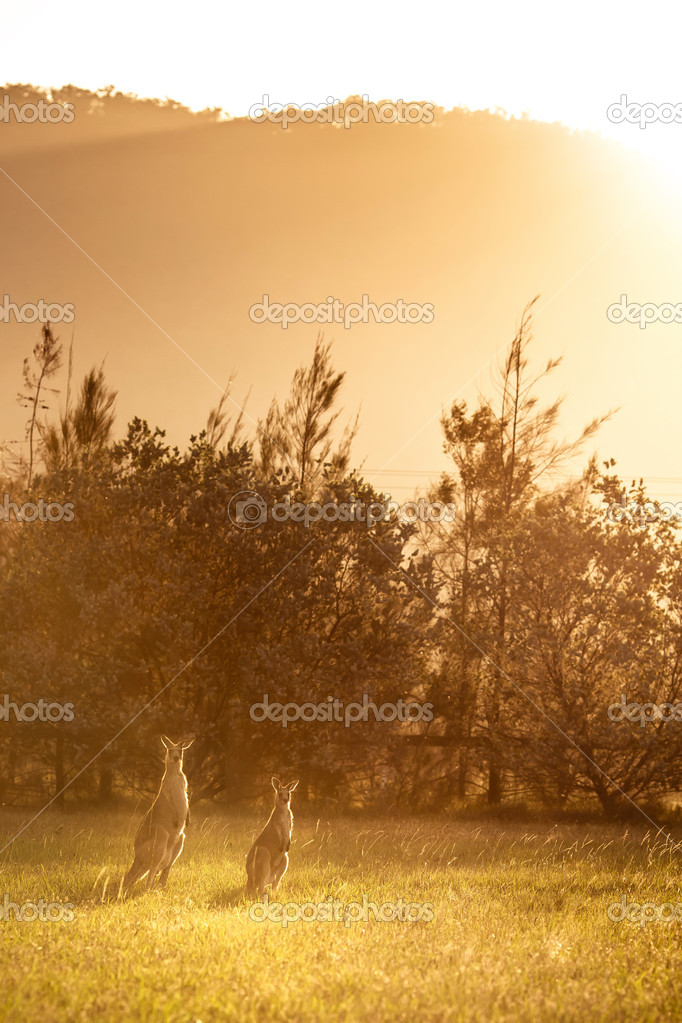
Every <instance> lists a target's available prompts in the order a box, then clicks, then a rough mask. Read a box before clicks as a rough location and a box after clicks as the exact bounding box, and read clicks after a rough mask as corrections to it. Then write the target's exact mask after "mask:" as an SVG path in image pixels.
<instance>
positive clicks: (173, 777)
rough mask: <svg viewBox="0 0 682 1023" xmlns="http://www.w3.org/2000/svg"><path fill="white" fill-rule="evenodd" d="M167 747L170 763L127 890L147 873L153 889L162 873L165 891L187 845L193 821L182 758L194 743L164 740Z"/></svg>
mask: <svg viewBox="0 0 682 1023" xmlns="http://www.w3.org/2000/svg"><path fill="white" fill-rule="evenodd" d="M161 742H162V743H163V744H164V746H165V747H166V763H165V771H164V774H163V778H162V779H161V787H160V789H159V791H158V793H157V795H156V798H155V800H154V802H153V803H152V805H151V807H150V808H149V810H148V811H147V813H146V814H145V816H144V818H143V820H142V823H141V824H140V827H139V829H138V832H137V835H136V836H135V859H134V861H133V865H132V867H131V868H130V870H129V871H128V873H127V874H126V876H125V877H124V879H123V887H124V888H131V887H132V886H133V885H134V884H135V882H136V881H139V880H140V878H141V877H143V876H144V875H145V874H146V873H147V871H149V876H148V877H147V888H151V887H152V886H153V884H154V882H155V881H156V875H157V874H158V873H159V872H160V873H161V877H160V879H159V884H160V885H161V887H165V884H166V881H167V880H168V874H169V871H170V868H171V867H172V866H173V864H174V863H175V861H176V860H177V858H178V856H179V855H180V853H181V852H182V847H183V845H184V844H185V825H186V824H187V822H188V821H189V802H188V799H187V778H186V777H185V775H184V773H183V770H182V755H183V753H184V751H185V750H186V749H189V747H190V746H191V745H192V743H193V742H194V739H190V740H189V741H188V742H187V741H182V740H181V741H180V742H171V740H170V739H169V738H168V737H167V736H165V735H162V736H161Z"/></svg>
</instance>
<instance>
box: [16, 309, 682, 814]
mask: <svg viewBox="0 0 682 1023" xmlns="http://www.w3.org/2000/svg"><path fill="white" fill-rule="evenodd" d="M530 340H531V309H530V308H528V309H527V310H526V311H525V313H524V316H523V318H522V322H521V325H520V327H519V330H518V332H517V335H516V337H515V339H514V341H513V343H512V345H511V346H510V348H509V351H508V352H507V355H506V357H505V360H504V361H503V363H502V365H501V366H500V369H499V372H498V374H497V376H496V377H495V379H494V380H493V382H492V383H493V386H492V388H491V390H492V393H493V394H494V398H493V399H491V400H490V401H487V400H485V399H481V401H480V403H479V406H478V407H477V408H476V409H475V410H474V411H473V412H471V413H469V412H468V411H467V408H466V406H465V405H464V403H462V402H456V403H455V404H453V406H452V408H451V409H450V410H449V411H448V412H447V413H446V414H445V415H444V416H443V418H442V429H443V438H444V445H445V450H446V452H447V453H448V455H449V456H450V458H451V461H452V471H451V473H449V474H445V475H444V476H443V477H442V478H441V479H440V480H439V481H434V484H433V487H432V488H431V492H430V493H429V494H428V495H427V497H428V499H429V500H430V501H432V502H436V501H438V502H441V503H454V505H455V506H456V509H457V514H456V516H455V518H454V520H452V521H448V520H447V519H446V520H441V521H431V522H424V521H408V520H406V519H405V518H404V517H403V516H401V515H400V514H396V513H395V512H392V513H391V514H390V515H386V516H385V517H384V518H383V519H380V520H378V521H376V522H375V523H374V524H373V525H372V526H371V528H368V526H367V524H366V522H363V521H358V520H355V521H354V520H352V519H351V520H346V521H341V520H340V517H339V518H338V519H336V520H334V521H323V520H321V521H316V522H308V523H306V522H305V521H296V520H295V519H294V518H292V517H284V518H281V517H280V520H279V521H276V520H275V519H274V518H273V517H272V516H271V515H269V514H266V515H264V517H263V518H262V519H261V518H260V513H259V512H258V508H261V507H265V508H266V509H271V508H273V507H274V506H276V505H277V506H279V507H286V506H287V502H291V503H295V502H301V503H304V504H305V503H306V502H308V503H309V502H313V501H314V502H317V504H319V505H320V506H324V505H328V506H339V505H343V506H349V505H352V504H353V502H356V503H357V502H363V503H364V504H365V505H367V504H369V503H371V502H375V503H376V504H377V506H378V505H380V504H381V503H382V502H383V501H384V495H383V494H380V493H378V492H377V491H376V490H375V489H373V488H372V487H371V486H370V485H369V484H368V483H367V482H366V481H365V480H363V479H362V477H361V476H360V475H359V474H358V473H357V472H355V471H354V470H353V468H352V464H353V463H352V457H353V456H352V443H353V440H354V437H355V433H356V430H357V420H355V421H351V422H350V423H349V424H348V425H347V426H346V427H345V429H342V428H341V420H340V405H339V401H340V395H341V391H342V386H343V379H344V374H343V373H339V372H337V371H336V370H335V369H334V368H333V365H332V355H331V349H330V346H329V345H328V344H326V343H325V342H324V340H323V339H322V338H318V341H317V343H316V347H315V352H314V356H313V359H312V362H311V364H310V365H309V366H307V367H302V368H301V369H300V370H298V371H297V373H296V375H295V377H294V379H293V381H292V384H291V389H290V392H289V395H288V396H287V398H286V399H285V400H284V401H283V402H282V403H279V402H278V401H273V404H272V406H271V408H270V411H269V413H268V415H267V416H266V417H265V419H264V420H263V421H262V422H261V423H259V424H258V427H257V428H255V427H254V428H251V429H249V428H248V420H247V419H246V418H245V417H244V416H243V415H242V414H241V413H239V414H235V415H231V414H230V411H229V409H230V408H231V407H232V404H231V401H230V399H229V398H228V397H227V396H225V397H224V398H223V399H222V401H221V402H220V404H219V405H218V407H217V408H216V409H214V410H213V411H212V412H211V414H210V416H209V418H208V422H207V424H206V426H205V427H204V428H203V429H202V430H201V431H200V432H198V433H197V434H196V435H195V436H192V437H191V438H190V440H189V444H188V446H187V448H186V450H184V451H180V450H178V448H176V447H171V446H170V445H169V444H168V443H167V442H166V439H165V434H164V432H163V431H162V430H159V429H152V428H150V427H149V425H148V424H147V423H146V422H145V421H143V420H141V419H135V420H134V421H133V422H132V423H130V424H129V426H128V428H127V433H126V435H125V436H124V438H123V439H120V440H114V439H113V437H112V431H113V425H114V403H115V397H116V396H115V395H114V394H113V393H112V392H111V391H110V390H109V389H108V387H107V383H106V380H105V377H104V374H103V372H102V370H101V369H97V368H95V369H93V370H92V371H91V372H90V373H89V374H88V375H87V376H86V378H85V380H84V381H83V383H82V386H81V388H80V390H79V392H78V394H77V395H75V397H73V398H71V397H70V398H69V399H68V401H67V405H66V408H65V409H63V410H62V411H61V413H60V414H59V415H57V416H55V415H54V412H53V411H51V410H47V411H45V410H43V412H42V413H41V406H42V405H45V404H50V402H49V400H48V401H46V400H45V395H46V393H47V390H46V388H47V382H48V381H49V380H50V379H51V378H53V377H54V376H55V374H56V373H57V372H58V371H59V370H60V368H61V362H62V358H61V357H62V352H61V346H60V344H59V341H58V339H57V338H55V337H54V335H53V334H52V331H51V329H50V327H49V326H47V327H45V328H44V329H43V332H42V336H41V340H40V342H39V344H37V345H36V348H35V349H34V352H33V355H32V357H31V359H29V360H27V363H26V366H25V371H24V388H23V391H22V400H23V402H24V404H25V405H27V407H28V409H29V415H30V418H29V423H28V430H27V432H28V434H29V435H30V437H31V440H30V443H29V456H28V458H27V459H26V462H25V463H22V464H15V465H14V466H8V470H7V471H8V478H7V481H6V485H5V488H4V490H5V492H6V493H7V494H9V496H10V497H11V499H12V501H14V502H15V504H19V505H21V504H26V503H32V504H37V503H38V502H39V501H40V500H43V501H44V502H47V501H49V502H52V503H53V504H56V505H66V504H70V505H71V506H72V507H73V514H72V515H71V516H70V517H69V516H64V518H63V519H62V520H58V519H57V520H56V521H41V520H40V519H38V520H36V521H33V522H29V521H23V522H22V521H15V520H14V517H13V516H11V515H10V520H9V521H5V522H3V523H1V524H0V542H1V552H2V578H1V579H0V631H1V634H2V640H3V641H2V646H1V648H0V700H1V699H2V698H3V697H4V698H5V704H4V705H0V716H2V718H3V720H1V721H0V793H1V795H0V799H1V800H2V801H3V802H5V803H11V804H21V803H27V802H33V801H39V800H43V801H44V800H45V799H46V798H50V797H51V796H55V797H56V799H57V800H58V801H59V802H61V803H62V804H63V803H64V801H65V800H67V801H76V800H83V799H95V798H96V799H101V800H109V799H112V798H115V797H117V796H123V795H129V794H131V793H135V792H148V791H150V790H151V789H152V788H153V787H154V786H155V785H156V784H157V782H158V757H159V753H160V747H159V746H158V735H159V733H160V732H165V733H167V734H169V735H170V736H171V738H174V739H176V738H179V737H181V736H188V735H194V736H196V741H195V743H194V745H193V746H192V748H191V750H190V751H188V756H187V772H188V775H189V777H190V779H191V785H192V790H193V798H194V799H195V800H196V799H197V798H202V797H203V798H207V799H216V800H222V801H230V802H231V801H235V800H239V799H247V798H250V797H252V796H253V795H256V794H259V793H260V792H261V791H262V790H263V787H264V786H263V783H264V779H266V778H269V776H270V774H273V773H274V774H285V775H289V774H291V776H292V777H294V776H296V777H300V778H301V786H300V790H301V795H302V797H303V799H307V800H308V801H311V802H320V801H324V800H329V799H332V800H335V801H336V805H338V806H342V807H349V806H372V807H375V808H379V809H381V808H388V807H389V806H393V805H398V806H404V807H411V808H418V809H434V808H448V807H452V806H455V805H459V804H461V803H464V802H466V801H471V800H482V801H487V802H489V803H491V804H498V803H500V802H503V801H515V800H519V799H526V800H531V801H533V802H535V803H541V804H543V805H544V806H547V807H565V806H567V805H573V804H575V803H577V802H581V801H585V800H591V801H592V802H596V801H598V802H599V804H601V806H602V807H603V808H604V809H605V810H606V811H607V812H609V813H622V812H624V811H625V810H626V809H627V807H628V806H629V805H631V804H629V802H628V801H629V800H634V801H636V802H641V801H642V800H646V801H649V800H651V799H654V798H655V797H657V796H660V795H661V794H663V793H665V792H669V791H671V790H675V789H677V788H678V787H680V779H679V768H678V766H677V765H678V763H679V761H680V753H681V752H682V749H681V747H682V731H681V725H680V723H679V722H677V721H675V720H662V719H656V718H654V720H651V721H650V722H649V723H647V724H646V726H645V727H641V726H640V724H639V722H638V721H635V722H628V721H627V720H626V721H622V722H619V721H616V720H612V719H611V717H610V716H609V714H608V709H609V707H610V706H611V705H612V704H613V703H614V702H617V701H619V700H620V698H621V694H623V693H625V694H626V695H627V700H628V701H636V702H639V703H642V704H645V703H653V704H661V703H665V702H668V703H671V704H675V703H676V702H677V701H678V700H679V699H680V698H682V694H680V674H681V668H680V665H681V658H680V655H681V653H682V637H681V634H680V593H681V592H682V588H681V587H680V581H681V580H680V571H681V570H680V563H681V562H680V551H681V548H680V541H679V537H678V533H677V531H676V529H675V527H674V525H673V524H672V523H669V522H666V521H664V520H663V518H660V519H657V520H656V521H654V522H648V523H647V522H642V521H641V520H638V519H637V518H629V519H628V518H626V519H625V520H624V521H622V522H613V521H610V520H609V519H608V518H607V517H606V515H605V507H606V505H608V504H610V503H612V502H616V501H619V500H621V494H622V490H623V487H622V484H621V482H620V480H619V479H618V478H617V476H616V475H615V474H614V472H613V463H612V462H610V463H605V464H604V466H603V469H602V470H601V471H600V470H598V468H597V466H596V464H595V462H594V460H591V461H588V463H587V467H586V469H585V472H584V474H583V476H582V477H581V478H580V479H575V480H573V481H572V482H570V483H567V484H564V485H561V486H557V485H556V483H555V482H553V481H555V480H556V473H557V470H558V469H559V468H560V467H561V466H562V465H563V464H565V463H566V462H567V460H568V459H569V458H572V457H573V456H575V454H576V452H577V451H578V450H579V449H580V447H581V446H582V445H584V444H585V443H586V442H588V441H589V440H591V439H592V438H593V437H594V436H595V434H596V432H597V430H598V428H599V425H600V423H601V422H602V421H603V419H602V420H595V421H593V422H592V423H590V424H589V425H588V426H587V427H586V429H585V430H584V432H583V434H582V435H581V436H580V437H579V438H578V439H577V441H576V442H574V443H570V444H560V443H558V442H557V441H556V440H555V439H554V437H555V434H556V429H557V422H558V416H559V409H560V403H559V402H556V403H554V404H552V405H550V406H549V407H545V408H543V407H541V406H540V405H539V403H538V400H537V397H536V391H537V385H538V384H539V383H540V380H541V379H542V378H543V377H544V376H545V375H547V374H551V373H552V372H553V371H554V370H555V369H556V368H557V366H558V362H550V363H549V364H548V365H547V367H546V368H545V370H544V372H543V373H542V374H540V376H538V377H535V378H534V377H532V376H531V375H530V374H529V371H528V366H527V360H526V351H527V346H528V344H529V343H530ZM52 382H54V381H52ZM68 393H69V394H71V388H69V392H68ZM644 498H645V495H644V493H643V490H642V488H641V487H640V488H638V489H637V493H636V494H635V495H634V497H633V499H636V500H639V501H642V500H643V499H644ZM245 502H246V503H245ZM247 504H250V507H251V508H252V509H254V508H255V509H256V512H255V515H256V518H255V519H253V518H251V519H249V517H248V508H247V507H246V505H247ZM654 505H655V502H654ZM655 506H656V505H655ZM265 694H268V698H269V701H270V702H271V703H279V704H294V705H299V706H302V705H308V707H310V705H311V704H315V705H325V704H329V702H330V701H331V700H337V701H340V703H342V704H345V705H348V704H351V703H354V702H359V703H362V701H363V696H364V697H365V700H371V701H373V702H374V703H375V704H376V705H377V706H381V705H384V704H388V705H396V704H397V702H398V701H399V700H403V701H406V702H408V703H409V702H413V703H417V704H420V705H421V706H422V707H425V706H427V705H428V706H430V707H431V708H432V711H431V712H430V713H427V714H424V715H423V716H422V717H421V718H420V719H419V720H415V721H410V722H407V723H404V722H401V721H400V720H393V721H388V720H384V721H382V720H375V719H374V717H373V716H372V715H371V714H370V719H369V720H367V721H362V720H360V721H352V722H350V723H347V722H346V721H345V720H336V721H334V720H331V721H330V720H301V718H300V716H299V717H298V719H297V720H290V721H289V722H288V723H287V726H286V727H283V723H282V721H281V720H279V721H273V720H268V719H267V718H266V719H264V720H263V719H262V718H263V715H262V713H258V712H255V713H254V707H255V706H256V705H258V704H261V703H262V702H263V698H264V695H265ZM8 700H9V701H12V704H13V705H14V706H16V707H17V708H19V710H20V709H21V708H22V707H24V706H25V705H27V704H35V705H37V704H38V701H39V700H42V701H43V702H44V704H45V705H55V706H56V707H57V708H59V707H61V708H63V707H65V706H66V705H68V706H69V707H71V708H72V709H71V711H70V712H69V713H68V714H65V715H63V716H62V718H61V719H59V720H56V719H55V720H40V717H41V716H42V717H45V716H46V715H45V714H42V715H38V718H37V719H36V720H33V719H31V720H29V719H28V718H31V717H32V715H33V716H35V714H34V712H32V711H31V710H30V709H29V713H28V715H25V716H24V719H23V720H17V718H18V717H21V713H19V714H17V712H16V711H15V710H14V709H13V708H12V707H8V704H7V701H8ZM58 713H59V711H58V710H57V711H55V712H54V714H55V715H57V714H58ZM311 713H312V712H311ZM388 716H390V715H388Z"/></svg>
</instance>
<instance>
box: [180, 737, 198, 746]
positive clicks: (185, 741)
mask: <svg viewBox="0 0 682 1023" xmlns="http://www.w3.org/2000/svg"><path fill="white" fill-rule="evenodd" d="M195 738H196V736H195V735H193V736H192V738H191V739H185V740H184V741H183V743H182V748H183V749H189V748H190V746H191V745H192V743H193V742H194V740H195Z"/></svg>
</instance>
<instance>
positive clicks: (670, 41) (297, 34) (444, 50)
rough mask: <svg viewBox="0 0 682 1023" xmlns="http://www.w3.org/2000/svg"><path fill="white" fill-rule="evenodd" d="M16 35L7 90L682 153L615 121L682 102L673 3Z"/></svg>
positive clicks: (33, 10)
mask: <svg viewBox="0 0 682 1023" xmlns="http://www.w3.org/2000/svg"><path fill="white" fill-rule="evenodd" d="M2 26H3V60H2V74H3V75H4V77H5V80H6V81H8V82H27V81H30V82H32V83H33V84H43V85H46V86H56V85H63V84H67V83H74V84H76V85H79V86H82V87H87V88H91V89H97V88H100V87H102V86H105V85H108V84H110V83H111V84H114V85H116V87H117V88H119V89H121V90H123V91H131V92H135V93H137V94H139V95H141V96H159V97H163V96H169V97H171V98H173V99H177V100H179V101H181V102H182V103H185V104H186V105H188V106H190V107H192V108H196V109H199V108H202V107H207V106H220V107H222V108H223V109H224V110H226V111H228V112H229V113H230V114H232V115H244V114H246V113H247V111H248V109H249V107H251V106H252V104H253V103H255V102H257V101H258V100H259V99H260V98H261V97H262V96H263V94H265V93H267V94H269V95H270V97H271V98H272V99H273V100H277V101H279V102H292V103H293V102H295V103H304V102H310V103H321V102H323V101H324V100H325V99H326V98H327V96H330V95H332V96H334V97H338V98H340V99H343V98H344V97H346V96H349V95H355V94H364V93H367V94H369V96H370V98H372V99H381V98H384V97H394V98H400V97H402V98H405V99H407V98H413V99H418V98H422V99H431V100H435V101H436V102H438V103H439V104H440V105H442V106H446V107H452V106H467V107H469V108H470V109H488V108H495V107H503V108H504V109H505V110H507V111H508V112H509V113H512V114H521V113H522V112H523V111H527V112H528V113H529V114H530V115H531V116H532V117H534V118H539V119H541V120H548V121H554V120H559V121H562V122H563V123H564V124H567V125H570V126H572V127H578V128H589V129H594V130H596V131H601V132H603V133H604V134H606V135H608V136H609V137H612V138H615V139H618V140H620V141H622V142H624V144H626V145H633V146H638V147H639V148H641V149H642V150H643V151H646V152H648V153H651V154H656V155H657V156H659V157H661V158H662V159H664V160H666V161H667V162H668V164H669V165H676V164H677V160H678V156H679V152H680V130H681V129H680V127H679V126H677V127H675V126H674V125H665V124H654V125H649V126H648V127H647V128H646V129H644V130H641V129H640V128H639V127H635V126H633V125H631V124H621V125H620V126H617V125H615V124H612V123H609V121H608V119H607V118H606V117H605V111H606V109H607V108H608V107H609V106H610V105H611V104H612V103H614V102H616V101H617V100H618V99H619V98H620V96H621V95H622V94H626V95H627V96H628V98H629V99H630V100H632V101H633V102H639V103H646V102H656V103H658V104H661V103H663V102H671V103H676V102H679V101H680V100H681V99H682V85H681V84H680V77H679V39H680V32H681V30H682V8H680V7H676V5H674V4H671V3H670V2H669V0H650V2H647V4H646V5H644V4H641V3H634V2H629V0H625V2H606V3H605V2H594V0H574V2H572V3H571V4H562V5H555V4H551V3H546V2H545V0H532V2H529V0H520V2H517V3H513V4H510V3H502V2H496V3H490V2H488V3H486V2H481V3H470V2H467V3H461V2H452V0H450V2H443V0H438V2H433V0H422V2H420V3H406V2H404V0H395V2H389V3H386V2H380V3H378V2H373V0H360V2H357V0H352V2H349V3H346V4H343V5H324V4H320V3H319V2H318V0H303V2H301V0H297V2H294V3H289V4H282V3H275V2H273V0H261V2H259V3H258V4H252V3H230V2H226V3H225V2H216V0H213V2H207V0H194V2H193V3H191V4H187V3H186V2H185V0H182V2H180V0H164V2H163V3H159V2H150V0H145V2H143V3H140V2H139V0H119V2H117V3H116V4H111V5H103V4H96V3H92V0H62V2H60V3H59V4H55V3H53V2H51V0H49V2H48V0H22V3H21V4H16V3H8V2H3V3H2Z"/></svg>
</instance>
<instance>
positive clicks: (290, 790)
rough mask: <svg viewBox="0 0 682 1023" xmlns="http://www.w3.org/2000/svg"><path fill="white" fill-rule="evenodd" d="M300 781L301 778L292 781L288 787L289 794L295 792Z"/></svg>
mask: <svg viewBox="0 0 682 1023" xmlns="http://www.w3.org/2000/svg"><path fill="white" fill-rule="evenodd" d="M299 781H300V778H297V779H296V781H290V782H289V784H288V785H287V788H288V789H289V792H293V791H294V789H295V788H296V786H297V785H298V783H299Z"/></svg>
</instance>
